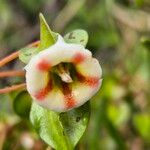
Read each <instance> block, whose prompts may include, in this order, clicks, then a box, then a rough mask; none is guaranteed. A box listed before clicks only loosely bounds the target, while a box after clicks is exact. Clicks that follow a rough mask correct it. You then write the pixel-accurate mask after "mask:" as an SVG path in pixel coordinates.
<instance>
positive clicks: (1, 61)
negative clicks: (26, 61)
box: [0, 41, 40, 67]
mask: <svg viewBox="0 0 150 150" xmlns="http://www.w3.org/2000/svg"><path fill="white" fill-rule="evenodd" d="M39 43H40V41H36V42H33V43H31V44H29V45H28V46H29V47H37V46H38V45H39ZM18 56H19V51H16V52H14V53H12V54H10V55H9V56H6V57H5V58H3V59H2V60H0V67H2V66H4V65H5V64H7V63H9V62H10V61H12V60H14V59H16V58H17V57H18Z"/></svg>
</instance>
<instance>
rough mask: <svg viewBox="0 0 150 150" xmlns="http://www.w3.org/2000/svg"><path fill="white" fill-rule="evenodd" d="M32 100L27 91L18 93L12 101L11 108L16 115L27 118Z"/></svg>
mask: <svg viewBox="0 0 150 150" xmlns="http://www.w3.org/2000/svg"><path fill="white" fill-rule="evenodd" d="M31 102H32V99H31V97H30V95H29V94H28V92H27V91H22V92H20V93H19V94H18V95H17V96H16V98H15V99H14V101H13V108H14V111H15V112H16V114H17V115H19V116H20V117H23V118H29V112H30V108H31Z"/></svg>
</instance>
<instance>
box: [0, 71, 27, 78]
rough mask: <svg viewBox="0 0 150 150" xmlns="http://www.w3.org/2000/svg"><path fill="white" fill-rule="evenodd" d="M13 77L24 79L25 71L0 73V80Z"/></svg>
mask: <svg viewBox="0 0 150 150" xmlns="http://www.w3.org/2000/svg"><path fill="white" fill-rule="evenodd" d="M14 76H20V77H24V76H25V71H23V70H17V71H3V72H0V78H3V77H14Z"/></svg>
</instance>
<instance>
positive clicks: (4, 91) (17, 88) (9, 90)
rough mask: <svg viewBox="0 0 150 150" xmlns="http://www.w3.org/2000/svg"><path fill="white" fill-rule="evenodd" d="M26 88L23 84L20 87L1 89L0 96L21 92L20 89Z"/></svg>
mask: <svg viewBox="0 0 150 150" xmlns="http://www.w3.org/2000/svg"><path fill="white" fill-rule="evenodd" d="M25 88H26V84H25V83H22V84H18V85H13V86H11V87H6V88H3V89H0V94H5V93H9V92H12V91H15V90H19V89H25Z"/></svg>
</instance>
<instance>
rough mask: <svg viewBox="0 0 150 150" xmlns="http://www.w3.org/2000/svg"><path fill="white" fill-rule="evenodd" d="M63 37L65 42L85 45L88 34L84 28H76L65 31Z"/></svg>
mask: <svg viewBox="0 0 150 150" xmlns="http://www.w3.org/2000/svg"><path fill="white" fill-rule="evenodd" d="M64 39H65V41H66V42H67V43H76V44H81V45H83V46H86V44H87V42H88V34H87V32H86V31H85V30H82V29H77V30H74V31H72V32H69V33H67V34H66V35H65V36H64Z"/></svg>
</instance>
